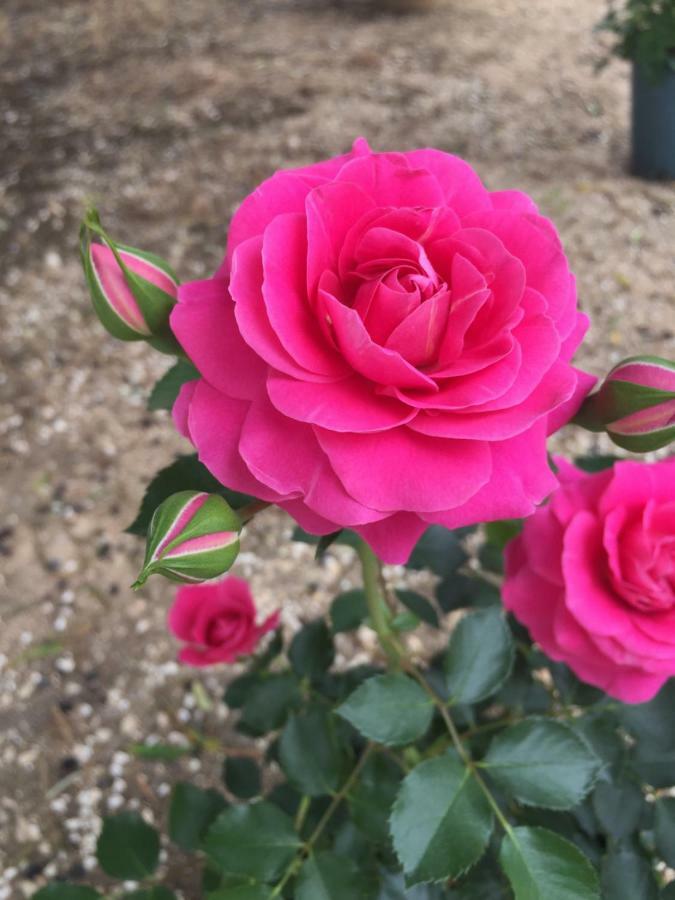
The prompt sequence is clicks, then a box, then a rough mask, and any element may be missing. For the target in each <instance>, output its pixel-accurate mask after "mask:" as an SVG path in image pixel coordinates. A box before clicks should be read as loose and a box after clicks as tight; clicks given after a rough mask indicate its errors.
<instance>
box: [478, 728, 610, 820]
mask: <svg viewBox="0 0 675 900" xmlns="http://www.w3.org/2000/svg"><path fill="white" fill-rule="evenodd" d="M482 766H484V767H485V769H487V771H488V772H489V773H490V777H491V778H492V779H493V780H494V781H495V782H496V783H497V784H498V785H499V787H500V788H501V789H502V790H504V791H506V792H507V793H509V794H511V795H512V796H513V797H515V799H516V800H518V801H519V802H521V803H526V804H530V805H532V806H544V807H547V808H549V809H570V808H571V807H573V806H576V804H577V803H580V802H581V801H582V800H583V798H584V797H585V796H586V794H587V793H588V792H589V791H590V789H591V787H592V786H593V783H594V781H595V779H596V777H597V775H598V773H599V772H600V770H601V768H602V762H601V761H600V760H599V759H598V757H597V756H596V755H595V753H593V751H592V750H591V749H590V747H589V746H588V745H587V744H586V743H585V742H584V741H583V740H582V739H581V738H580V737H579V736H578V735H577V734H575V733H574V731H572V729H571V728H569V727H568V726H567V725H563V724H562V722H553V721H551V720H547V719H526V720H525V721H524V722H519V723H518V724H517V725H512V726H511V727H510V728H506V729H505V730H504V731H503V732H501V734H499V735H498V736H497V737H496V738H495V739H494V740H493V741H492V743H491V744H490V749H489V750H488V753H487V755H486V757H485V759H484V760H483V762H482Z"/></svg>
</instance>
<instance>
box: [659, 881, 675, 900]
mask: <svg viewBox="0 0 675 900" xmlns="http://www.w3.org/2000/svg"><path fill="white" fill-rule="evenodd" d="M659 900H675V881H671V882H670V884H668V885H666V887H664V888H663V889H662V890H661V893H660V894H659Z"/></svg>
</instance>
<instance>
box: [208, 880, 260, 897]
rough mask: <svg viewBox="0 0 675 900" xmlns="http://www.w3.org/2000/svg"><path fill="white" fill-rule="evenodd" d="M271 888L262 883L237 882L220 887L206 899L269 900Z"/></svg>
mask: <svg viewBox="0 0 675 900" xmlns="http://www.w3.org/2000/svg"><path fill="white" fill-rule="evenodd" d="M271 897H272V890H271V888H268V887H266V886H265V885H263V884H239V885H237V886H235V887H226V888H220V890H218V891H215V892H214V893H212V894H209V895H208V897H207V900H270V898H271Z"/></svg>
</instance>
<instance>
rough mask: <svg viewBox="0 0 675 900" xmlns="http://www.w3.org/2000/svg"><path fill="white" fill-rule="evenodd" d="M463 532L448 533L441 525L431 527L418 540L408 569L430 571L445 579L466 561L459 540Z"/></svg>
mask: <svg viewBox="0 0 675 900" xmlns="http://www.w3.org/2000/svg"><path fill="white" fill-rule="evenodd" d="M465 534H466V531H464V530H461V529H460V530H457V531H450V530H449V529H447V528H443V526H442V525H431V526H430V527H429V528H427V530H426V531H425V532H424V534H423V535H422V537H421V538H420V539H419V541H418V542H417V544H416V545H415V548H414V550H413V552H412V553H411V555H410V559H409V560H408V562H407V563H406V568H408V569H430V570H431V571H432V572H433V573H434V574H435V575H440V576H441V578H446V577H447V576H448V575H452V573H453V572H456V571H457V569H458V568H459V567H460V566H461V565H462V564H463V563H464V562H466V560H467V555H466V551H465V550H464V548H463V547H462V544H461V540H462V538H463V537H464V535H465Z"/></svg>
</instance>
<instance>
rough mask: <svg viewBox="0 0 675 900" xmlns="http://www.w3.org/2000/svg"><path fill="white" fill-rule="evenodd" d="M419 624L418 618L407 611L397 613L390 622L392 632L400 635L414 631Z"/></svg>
mask: <svg viewBox="0 0 675 900" xmlns="http://www.w3.org/2000/svg"><path fill="white" fill-rule="evenodd" d="M419 624H420V620H419V618H418V617H417V616H416V615H415V613H412V612H410V610H409V609H406V610H404V611H403V612H400V613H397V614H396V615H395V616H394V618H393V619H392V620H391V627H392V628H393V630H394V631H397V632H399V633H402V632H404V631H414V630H415V629H416V628H417V627H418V626H419Z"/></svg>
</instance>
